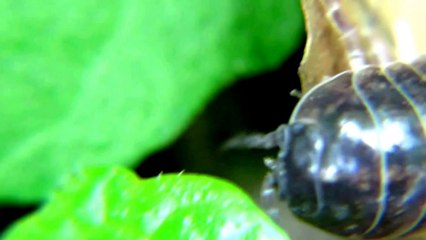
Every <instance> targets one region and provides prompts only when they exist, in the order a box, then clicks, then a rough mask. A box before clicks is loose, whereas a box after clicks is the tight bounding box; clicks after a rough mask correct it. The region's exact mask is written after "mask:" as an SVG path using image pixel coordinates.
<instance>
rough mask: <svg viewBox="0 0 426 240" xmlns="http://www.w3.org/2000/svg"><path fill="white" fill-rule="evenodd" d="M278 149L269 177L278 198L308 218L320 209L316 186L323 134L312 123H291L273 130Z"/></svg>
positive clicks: (299, 214)
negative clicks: (272, 177)
mask: <svg viewBox="0 0 426 240" xmlns="http://www.w3.org/2000/svg"><path fill="white" fill-rule="evenodd" d="M276 136H277V140H278V141H277V142H278V146H279V147H280V152H279V154H278V159H277V162H276V166H275V168H274V169H273V173H272V174H273V176H274V178H275V179H274V181H275V185H276V189H277V192H278V196H279V197H280V199H281V200H285V201H287V202H288V205H289V207H290V209H291V210H292V211H293V212H294V213H295V214H296V215H298V216H300V217H303V218H305V217H311V216H313V215H315V214H316V213H317V211H319V210H320V208H321V205H322V204H321V197H320V193H319V186H318V174H319V170H320V159H321V155H322V152H323V148H324V136H323V135H322V133H321V131H320V129H319V128H318V127H317V125H315V124H309V123H292V124H290V125H287V126H282V127H280V128H278V129H277V131H276Z"/></svg>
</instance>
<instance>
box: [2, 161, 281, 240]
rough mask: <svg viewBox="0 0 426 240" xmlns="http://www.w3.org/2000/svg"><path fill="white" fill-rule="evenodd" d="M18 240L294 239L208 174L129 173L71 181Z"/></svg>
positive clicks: (82, 175)
mask: <svg viewBox="0 0 426 240" xmlns="http://www.w3.org/2000/svg"><path fill="white" fill-rule="evenodd" d="M63 185H64V189H63V190H61V191H57V192H55V193H54V195H53V196H52V198H51V199H50V201H49V202H48V203H47V204H46V205H45V206H44V207H43V208H41V209H40V210H39V211H37V212H35V213H34V214H32V215H30V216H28V217H26V218H24V219H22V220H20V221H18V222H17V223H16V224H15V225H14V226H12V228H10V229H9V231H7V232H6V233H5V236H4V239H5V240H14V239H19V240H20V239H171V238H173V239H275V240H279V239H283V240H284V239H288V237H287V235H286V234H285V233H284V232H282V230H280V228H279V227H278V226H276V225H275V224H274V223H273V222H272V221H271V220H270V219H269V218H268V217H267V216H266V215H265V214H264V213H263V212H262V211H261V210H260V209H258V208H257V206H256V205H255V204H254V203H253V202H252V201H251V200H250V198H249V197H247V196H246V195H245V194H244V193H243V192H242V191H241V190H239V189H238V188H237V187H235V186H234V185H232V184H230V183H228V182H225V181H223V180H219V179H215V178H212V177H207V176H202V175H187V174H181V175H176V174H170V175H163V176H158V177H156V178H151V179H146V180H142V181H141V180H140V179H138V178H137V176H136V175H134V174H133V173H131V172H129V171H128V170H126V169H123V168H91V169H90V168H89V169H86V170H85V171H80V172H78V173H77V174H75V175H73V176H72V177H70V178H69V179H68V180H67V181H66V182H65V183H64V184H63Z"/></svg>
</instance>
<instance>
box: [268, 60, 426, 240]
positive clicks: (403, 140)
mask: <svg viewBox="0 0 426 240" xmlns="http://www.w3.org/2000/svg"><path fill="white" fill-rule="evenodd" d="M280 129H281V130H280ZM280 129H279V131H285V133H281V136H286V137H285V139H284V140H283V141H284V142H282V143H281V144H278V145H279V146H280V148H281V151H280V153H279V156H278V159H277V164H276V168H275V169H274V170H273V172H272V176H274V177H275V181H274V182H275V184H276V188H277V191H278V193H279V196H280V198H281V199H282V200H286V201H287V202H288V204H289V207H290V209H291V211H292V212H293V213H294V214H295V215H297V216H298V217H300V218H302V219H303V220H305V221H307V222H310V223H312V224H314V225H316V226H318V227H320V228H322V229H324V230H327V231H329V232H332V233H335V234H338V235H342V236H355V237H360V238H365V239H381V238H386V239H392V238H397V237H401V236H408V235H411V234H416V233H421V232H423V231H426V58H419V59H418V60H416V61H415V62H414V63H412V64H403V63H399V62H395V63H392V64H390V65H388V66H386V67H384V68H379V67H376V66H366V67H365V68H363V69H361V70H358V71H355V72H352V71H346V72H343V73H341V74H339V75H337V76H335V77H334V78H332V79H331V80H329V81H327V82H324V83H322V84H321V85H319V86H316V87H315V88H313V89H312V90H311V91H309V92H308V93H307V94H306V95H305V96H304V97H303V98H302V99H301V101H300V102H299V104H298V106H297V107H296V109H295V111H294V112H293V115H292V117H291V119H290V122H289V125H288V126H287V127H285V128H280ZM283 178H285V179H283Z"/></svg>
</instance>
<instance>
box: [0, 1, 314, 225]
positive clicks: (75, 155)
mask: <svg viewBox="0 0 426 240" xmlns="http://www.w3.org/2000/svg"><path fill="white" fill-rule="evenodd" d="M99 6H102V7H99ZM0 16H1V17H2V19H3V20H2V23H0V69H1V72H0V123H1V125H0V143H1V146H2V148H1V149H0V182H1V185H0V202H1V203H2V204H1V207H0V216H1V217H2V219H3V220H4V223H3V225H2V226H1V228H2V229H4V228H5V227H6V226H7V225H8V224H9V223H11V222H12V221H13V220H14V219H16V218H18V217H20V216H22V215H24V214H26V213H28V212H31V211H32V210H34V209H35V206H36V204H37V203H39V202H42V201H43V200H44V199H45V197H46V196H47V195H48V194H49V191H51V189H52V188H54V187H55V186H56V185H57V182H58V181H59V179H60V178H61V177H62V176H63V174H66V173H68V172H70V171H72V169H74V168H76V167H80V166H84V165H115V164H119V165H125V166H131V167H135V168H136V172H137V173H138V174H139V175H140V176H142V177H151V176H156V175H158V174H159V173H161V172H181V171H185V172H196V173H206V174H210V175H215V176H219V177H222V178H225V179H229V180H230V181H232V182H235V183H236V184H238V185H239V186H241V187H242V188H243V189H244V190H245V191H246V192H248V193H249V194H250V195H251V196H252V197H253V199H255V200H258V196H259V191H260V184H261V183H262V180H263V177H264V175H265V173H266V168H265V167H264V166H263V158H264V157H265V156H272V157H273V156H275V154H276V151H253V150H247V151H242V150H238V151H237V150H231V151H221V149H220V148H221V146H222V144H223V143H224V142H225V141H226V140H228V139H229V138H231V137H233V136H235V135H236V134H239V133H242V132H243V133H250V132H269V131H272V130H274V129H275V128H276V127H277V126H278V125H279V124H282V123H285V122H286V121H287V120H288V118H289V115H290V114H291V111H292V110H293V108H294V105H295V104H296V102H297V99H296V98H294V97H291V96H290V95H289V92H290V91H291V90H293V89H300V83H299V79H298V77H297V69H298V65H299V63H300V60H301V57H302V53H303V45H304V40H305V39H304V36H303V21H302V14H301V10H300V8H299V3H298V1H293V0H282V1H277V0H267V1H265V0H264V1H256V0H251V1H237V0H233V1H225V0H223V1H216V2H214V3H209V4H205V3H202V2H197V1H194V0H186V1H130V0H129V1H118V0H117V1H110V2H108V3H104V2H101V1H98V0H85V1H80V0H49V1H44V2H43V3H40V2H39V1H36V0H26V1H22V2H20V3H19V4H18V3H17V2H16V1H12V0H5V1H2V2H1V3H0Z"/></svg>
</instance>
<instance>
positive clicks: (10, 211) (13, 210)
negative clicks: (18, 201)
mask: <svg viewBox="0 0 426 240" xmlns="http://www.w3.org/2000/svg"><path fill="white" fill-rule="evenodd" d="M35 209H36V207H35V206H28V207H17V206H7V205H4V206H1V207H0V219H1V222H0V234H1V233H2V232H3V231H4V230H5V229H6V228H7V227H8V226H9V224H11V223H13V222H14V221H16V220H17V219H19V218H21V217H23V216H25V215H27V214H28V213H31V212H33V211H34V210H35Z"/></svg>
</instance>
